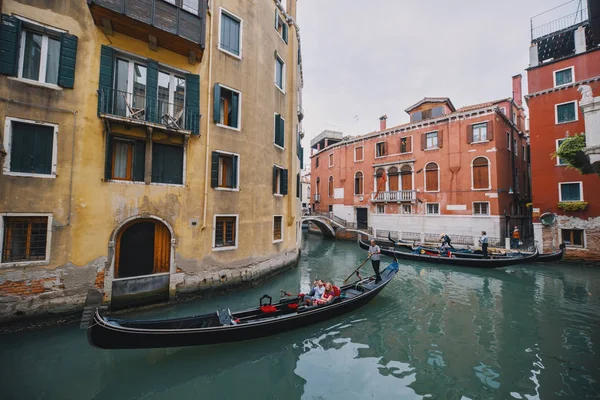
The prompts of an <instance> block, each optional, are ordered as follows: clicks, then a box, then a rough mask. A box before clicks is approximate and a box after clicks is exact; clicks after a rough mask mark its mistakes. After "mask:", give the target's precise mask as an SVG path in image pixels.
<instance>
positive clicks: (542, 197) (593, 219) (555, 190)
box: [526, 2, 600, 259]
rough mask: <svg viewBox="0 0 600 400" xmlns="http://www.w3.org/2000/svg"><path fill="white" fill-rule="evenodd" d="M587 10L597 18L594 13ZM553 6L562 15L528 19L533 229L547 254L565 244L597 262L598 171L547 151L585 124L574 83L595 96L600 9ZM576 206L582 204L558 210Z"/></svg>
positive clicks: (571, 253)
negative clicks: (571, 163)
mask: <svg viewBox="0 0 600 400" xmlns="http://www.w3.org/2000/svg"><path fill="white" fill-rule="evenodd" d="M590 3H593V2H590ZM571 5H572V6H575V5H573V4H571ZM592 10H594V12H595V14H597V15H595V16H593V15H592ZM551 11H553V10H551ZM558 11H560V12H561V13H562V14H560V15H563V14H564V16H563V17H562V18H558V19H554V18H556V17H559V16H560V15H554V16H552V17H551V18H550V19H552V20H551V21H547V19H546V20H545V21H544V20H542V21H540V23H536V21H538V20H539V18H541V17H543V16H544V15H545V13H543V14H540V16H539V17H537V18H535V17H534V18H533V19H532V42H531V47H530V67H529V68H528V69H527V80H528V86H529V94H528V95H527V96H526V99H527V104H528V107H529V116H530V133H531V173H532V178H533V179H532V189H533V191H532V194H533V211H534V224H533V226H534V231H535V236H536V240H538V242H540V243H543V249H544V251H545V252H548V251H550V250H552V249H553V248H556V247H558V245H559V244H560V243H564V244H565V245H566V246H567V248H568V251H567V256H568V257H571V258H586V259H598V258H599V257H600V217H599V214H600V179H599V178H598V176H597V175H596V174H591V175H581V174H580V173H579V172H578V171H577V170H575V169H572V168H567V166H566V164H565V163H564V162H563V160H561V159H560V158H553V157H552V153H554V152H555V151H556V150H557V149H558V146H559V145H560V143H561V142H562V141H563V140H564V139H565V137H567V136H570V135H575V134H580V133H584V132H586V129H587V130H589V129H590V128H591V127H589V126H586V124H585V122H584V115H583V113H582V110H581V107H580V106H579V100H580V99H581V94H580V93H579V92H578V88H579V87H580V86H581V85H589V86H590V87H591V89H592V91H593V92H594V93H595V94H596V95H598V94H599V93H600V47H598V43H599V39H600V37H599V36H600V26H598V25H600V24H599V23H598V20H600V7H598V6H597V5H596V6H594V8H590V13H588V9H587V8H583V9H581V8H580V9H578V11H577V13H575V14H571V11H573V10H569V9H562V8H561V9H559V10H558ZM590 21H596V22H590ZM594 23H595V24H596V26H595V30H596V32H593V26H594ZM594 35H596V37H594ZM585 203H587V204H585ZM577 204H579V205H580V206H581V207H585V208H584V209H583V210H578V211H565V210H564V208H566V206H568V205H571V206H575V205H577ZM540 216H541V220H540V218H539V217H540Z"/></svg>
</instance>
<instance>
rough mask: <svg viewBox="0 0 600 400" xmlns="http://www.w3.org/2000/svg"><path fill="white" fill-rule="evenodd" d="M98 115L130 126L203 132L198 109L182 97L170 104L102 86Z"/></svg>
mask: <svg viewBox="0 0 600 400" xmlns="http://www.w3.org/2000/svg"><path fill="white" fill-rule="evenodd" d="M98 115H99V116H100V117H101V118H105V119H107V120H109V121H113V122H119V123H124V124H126V125H130V126H131V125H138V126H146V127H150V128H154V129H158V130H164V131H171V132H177V133H180V134H184V135H189V134H191V133H192V132H194V133H197V132H200V112H199V111H198V107H185V106H184V101H183V98H182V99H180V100H177V99H176V100H175V102H174V103H169V102H168V101H164V100H161V99H155V98H152V99H149V98H147V97H146V96H144V95H141V94H136V93H127V92H122V91H120V90H115V89H108V88H103V87H101V88H99V89H98Z"/></svg>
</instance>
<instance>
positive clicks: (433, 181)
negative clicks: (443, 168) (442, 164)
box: [425, 162, 440, 192]
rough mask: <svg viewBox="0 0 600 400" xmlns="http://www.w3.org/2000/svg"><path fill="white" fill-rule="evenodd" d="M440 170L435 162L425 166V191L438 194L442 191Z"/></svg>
mask: <svg viewBox="0 0 600 400" xmlns="http://www.w3.org/2000/svg"><path fill="white" fill-rule="evenodd" d="M439 172H440V169H439V167H438V165H437V164H436V163H434V162H430V163H429V164H427V165H426V166H425V191H426V192H437V191H439V190H440V179H439Z"/></svg>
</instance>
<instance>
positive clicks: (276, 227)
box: [273, 215, 283, 243]
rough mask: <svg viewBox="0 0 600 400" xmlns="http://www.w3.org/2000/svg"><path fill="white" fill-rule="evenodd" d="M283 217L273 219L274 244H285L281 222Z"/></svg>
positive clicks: (278, 216) (277, 216)
mask: <svg viewBox="0 0 600 400" xmlns="http://www.w3.org/2000/svg"><path fill="white" fill-rule="evenodd" d="M282 220H283V216H281V215H276V216H274V217H273V243H278V242H283V230H282V229H281V222H282Z"/></svg>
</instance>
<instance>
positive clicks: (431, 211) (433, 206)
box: [427, 203, 440, 215]
mask: <svg viewBox="0 0 600 400" xmlns="http://www.w3.org/2000/svg"><path fill="white" fill-rule="evenodd" d="M439 214H440V203H427V215H439Z"/></svg>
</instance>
